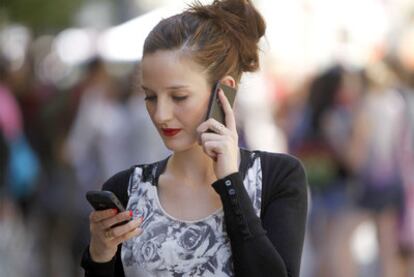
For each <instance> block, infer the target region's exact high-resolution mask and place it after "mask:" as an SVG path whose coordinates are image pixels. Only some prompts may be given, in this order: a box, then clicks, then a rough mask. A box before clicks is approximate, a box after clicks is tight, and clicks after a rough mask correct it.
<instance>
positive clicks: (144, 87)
mask: <svg viewBox="0 0 414 277" xmlns="http://www.w3.org/2000/svg"><path fill="white" fill-rule="evenodd" d="M141 88H142V89H143V90H145V91H152V90H151V89H150V88H147V87H146V86H141Z"/></svg>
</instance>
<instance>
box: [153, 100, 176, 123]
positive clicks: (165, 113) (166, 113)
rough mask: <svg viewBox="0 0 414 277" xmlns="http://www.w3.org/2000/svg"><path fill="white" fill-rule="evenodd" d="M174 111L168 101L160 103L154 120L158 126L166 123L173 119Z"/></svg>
mask: <svg viewBox="0 0 414 277" xmlns="http://www.w3.org/2000/svg"><path fill="white" fill-rule="evenodd" d="M172 114H173V113H172V109H171V105H170V104H169V103H168V102H167V101H158V102H157V106H156V110H155V114H154V120H155V121H156V122H157V123H158V124H162V123H166V122H168V121H169V120H171V118H172Z"/></svg>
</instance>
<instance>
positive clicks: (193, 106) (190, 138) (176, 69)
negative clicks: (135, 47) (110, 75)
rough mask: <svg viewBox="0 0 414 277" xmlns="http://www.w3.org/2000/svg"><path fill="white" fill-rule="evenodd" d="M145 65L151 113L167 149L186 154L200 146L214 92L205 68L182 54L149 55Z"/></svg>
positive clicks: (147, 101) (144, 76) (144, 81)
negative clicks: (201, 129) (200, 131)
mask: <svg viewBox="0 0 414 277" xmlns="http://www.w3.org/2000/svg"><path fill="white" fill-rule="evenodd" d="M141 65H142V88H143V89H144V92H145V96H146V107H147V111H148V113H149V115H150V117H151V120H152V122H153V123H154V125H155V127H156V128H157V130H158V132H159V133H160V135H161V137H162V139H163V141H164V143H165V145H166V147H167V148H168V149H170V150H172V151H183V150H186V149H189V148H191V147H192V146H194V145H196V144H197V132H196V129H197V127H198V126H199V125H200V124H201V122H203V121H204V118H205V115H206V112H207V106H208V102H209V96H210V90H211V87H210V85H209V84H208V82H207V74H206V73H205V72H204V71H203V68H202V67H201V66H200V65H198V64H196V63H195V62H194V61H192V60H191V58H189V57H187V56H184V55H183V54H182V52H180V51H179V50H159V51H157V52H155V53H152V54H148V55H145V56H144V58H143V59H142V63H141ZM165 128H167V129H179V131H178V133H174V132H165V131H166V130H164V129H165ZM167 131H168V130H167Z"/></svg>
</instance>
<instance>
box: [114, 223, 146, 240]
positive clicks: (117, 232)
mask: <svg viewBox="0 0 414 277" xmlns="http://www.w3.org/2000/svg"><path fill="white" fill-rule="evenodd" d="M141 222H142V221H141V219H134V220H131V221H130V222H128V223H126V224H124V225H121V226H118V227H114V228H111V230H112V234H113V237H114V238H117V237H120V236H123V235H124V234H126V233H129V232H131V231H132V230H134V229H136V228H138V227H139V226H140V225H141Z"/></svg>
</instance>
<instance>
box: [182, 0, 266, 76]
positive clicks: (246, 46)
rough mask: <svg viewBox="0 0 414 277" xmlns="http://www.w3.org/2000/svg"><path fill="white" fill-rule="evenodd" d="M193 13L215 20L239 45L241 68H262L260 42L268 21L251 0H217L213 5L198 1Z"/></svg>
mask: <svg viewBox="0 0 414 277" xmlns="http://www.w3.org/2000/svg"><path fill="white" fill-rule="evenodd" d="M188 11H189V12H190V13H193V14H195V15H197V16H199V17H201V18H205V19H206V20H212V21H214V22H215V25H216V26H217V27H218V28H219V29H220V30H221V31H222V32H223V34H224V35H225V36H227V37H228V39H230V40H231V41H232V43H231V44H232V45H233V47H236V48H237V49H238V53H239V67H240V71H241V72H247V71H255V70H257V69H258V68H259V57H258V45H257V43H258V42H259V40H260V38H261V37H262V36H263V35H264V33H265V30H266V24H265V22H264V20H263V18H262V16H261V15H260V14H259V12H258V11H257V10H256V8H255V7H254V6H253V4H252V3H251V1H249V0H221V1H220V0H215V1H214V2H213V3H212V4H211V5H204V6H203V5H202V4H200V3H199V2H196V4H195V5H192V6H191V8H190V10H188Z"/></svg>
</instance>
